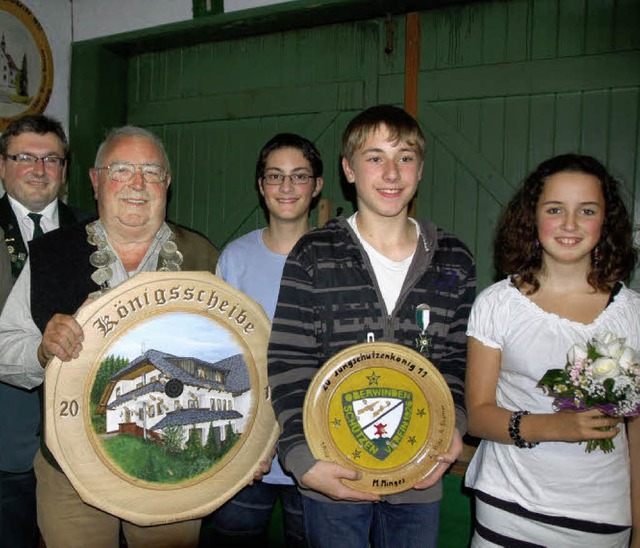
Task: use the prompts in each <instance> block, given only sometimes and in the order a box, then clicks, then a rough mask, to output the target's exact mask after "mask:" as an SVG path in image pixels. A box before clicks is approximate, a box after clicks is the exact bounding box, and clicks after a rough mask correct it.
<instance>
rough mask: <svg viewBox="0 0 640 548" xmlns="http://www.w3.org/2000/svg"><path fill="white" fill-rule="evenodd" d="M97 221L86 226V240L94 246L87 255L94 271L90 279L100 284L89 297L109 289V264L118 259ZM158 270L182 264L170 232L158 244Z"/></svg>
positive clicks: (177, 266)
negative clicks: (161, 242)
mask: <svg viewBox="0 0 640 548" xmlns="http://www.w3.org/2000/svg"><path fill="white" fill-rule="evenodd" d="M98 222H99V221H93V222H91V223H89V224H88V225H87V226H86V231H87V242H89V244H90V245H93V246H96V247H97V248H98V249H96V250H95V251H94V252H93V253H91V255H90V256H89V262H90V263H91V266H93V267H95V269H96V270H95V271H94V272H93V273H92V274H91V279H92V280H93V281H94V282H95V283H96V284H97V285H99V286H100V289H99V290H98V291H94V292H93V293H91V295H89V297H99V296H100V295H102V294H104V293H106V292H107V291H108V290H109V289H110V283H109V282H110V281H111V278H112V277H113V269H112V268H111V265H112V264H113V263H115V262H116V261H117V260H118V257H117V256H116V254H115V253H114V252H113V251H112V249H111V246H110V245H109V242H108V241H107V239H106V238H105V237H104V236H103V235H102V230H101V229H100V228H99V227H98ZM159 259H160V260H159V261H158V266H159V268H158V269H157V271H158V272H177V271H179V270H180V267H181V265H182V261H183V256H182V253H181V252H180V251H179V250H178V245H177V244H176V241H175V235H174V234H173V232H171V235H170V236H169V238H168V239H167V240H166V241H165V242H164V243H163V244H162V245H161V246H160V252H159Z"/></svg>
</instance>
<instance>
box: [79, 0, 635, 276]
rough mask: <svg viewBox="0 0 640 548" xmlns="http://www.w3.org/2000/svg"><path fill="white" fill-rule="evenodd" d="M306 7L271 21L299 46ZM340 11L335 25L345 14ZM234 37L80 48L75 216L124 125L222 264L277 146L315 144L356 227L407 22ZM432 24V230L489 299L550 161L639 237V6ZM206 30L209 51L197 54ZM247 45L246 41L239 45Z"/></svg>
mask: <svg viewBox="0 0 640 548" xmlns="http://www.w3.org/2000/svg"><path fill="white" fill-rule="evenodd" d="M299 3H301V2H293V3H292V4H299ZM346 3H347V2H345V4H346ZM352 3H353V4H354V5H356V4H357V7H358V9H359V10H361V11H362V10H365V6H370V5H371V4H369V3H366V2H355V0H354V1H353V2H352ZM308 4H309V7H306V3H305V6H304V9H302V8H299V11H298V12H296V13H294V14H293V15H291V14H289V15H287V13H281V10H284V8H282V7H280V8H279V10H276V9H275V8H271V10H272V11H273V13H271V11H268V12H267V11H266V10H265V13H267V15H265V19H268V18H269V17H271V19H272V20H273V21H275V20H278V21H280V20H282V21H285V23H286V24H287V25H288V27H289V28H291V27H292V26H295V20H296V19H295V18H296V17H298V18H301V19H302V18H304V17H305V16H306V17H307V19H306V20H305V23H306V24H308V23H309V20H308V17H309V15H308V13H310V12H311V10H312V9H318V10H319V9H320V8H319V7H318V6H320V7H321V6H322V4H317V5H316V4H315V3H313V8H312V7H311V2H309V3H308ZM329 4H331V7H332V9H333V10H334V12H332V13H334V15H335V13H337V12H338V11H339V10H338V1H337V0H332V1H331V2H329ZM414 4H417V3H416V2H414ZM431 4H441V2H440V3H438V2H430V1H429V2H425V7H429V6H428V5H431ZM393 5H394V4H393V3H388V6H389V9H391V7H392V6H393ZM369 9H372V8H369ZM349 16H350V17H353V13H351V14H349ZM238 17H239V16H238ZM221 19H222V20H223V23H224V24H222V26H221V27H220V29H222V30H221V31H220V32H222V31H224V33H225V34H224V36H223V37H220V38H218V37H216V34H215V33H216V32H217V31H215V29H214V31H211V30H209V29H208V27H207V22H206V21H202V22H189V23H185V24H183V25H176V26H175V27H176V30H175V32H172V31H171V28H169V29H167V30H164V29H161V30H158V31H141V38H140V39H138V38H134V37H132V36H130V35H129V36H126V37H124V38H121V39H118V38H117V37H114V38H111V39H109V40H102V41H98V42H95V45H94V44H92V43H88V44H80V45H78V46H74V61H73V65H72V102H71V137H72V147H73V150H74V154H75V156H76V158H78V159H79V162H78V165H76V170H75V172H73V173H72V177H71V183H72V184H71V189H70V201H71V202H72V203H76V204H80V205H85V206H86V205H87V203H90V201H91V191H90V187H89V186H88V185H87V181H86V179H87V178H86V169H87V168H88V167H89V166H90V165H91V161H92V158H93V155H94V154H95V148H96V146H97V143H98V142H99V140H100V138H101V134H102V133H103V130H104V129H106V128H107V127H109V126H111V125H117V124H122V123H125V122H126V123H133V124H140V125H143V126H146V127H149V128H150V129H152V130H154V131H156V132H158V133H159V134H160V135H161V136H162V137H163V138H164V139H165V141H166V143H167V148H168V152H169V156H170V158H171V161H172V163H173V187H172V192H171V199H170V204H169V217H170V218H171V219H173V220H175V221H177V222H179V223H182V224H185V225H188V226H192V227H194V228H196V229H197V230H199V231H201V232H203V233H204V234H206V235H207V236H208V237H209V238H210V239H211V240H212V241H213V242H214V243H215V244H216V245H217V246H218V247H223V246H224V245H225V244H226V243H227V242H228V241H229V240H230V239H233V238H235V237H237V236H239V235H241V234H243V233H245V232H247V231H249V230H251V229H253V228H255V227H257V226H262V225H264V223H265V220H264V217H263V214H262V212H261V210H260V208H259V200H258V195H257V192H256V189H255V182H254V174H253V171H254V166H255V160H256V156H257V153H258V151H259V149H260V147H261V146H262V144H263V143H264V142H265V141H266V140H267V139H268V138H269V137H271V136H272V135H273V134H274V133H276V132H279V131H294V132H298V133H301V134H303V135H305V136H306V137H308V138H310V139H312V140H313V141H315V142H316V144H317V145H318V147H319V149H320V151H321V152H322V154H323V157H324V160H325V165H326V177H325V179H326V183H325V188H324V190H323V193H322V196H323V197H325V198H330V199H331V200H332V201H333V212H334V213H335V211H336V210H337V209H338V208H342V209H343V210H344V211H345V212H346V213H349V212H350V211H351V209H352V204H351V203H350V202H349V200H348V197H347V196H345V193H344V185H343V184H342V180H341V173H340V167H339V160H340V158H339V151H340V134H341V132H342V130H343V128H344V127H345V125H346V123H347V122H348V120H349V119H350V118H351V117H352V116H353V115H354V114H355V113H356V112H357V111H359V110H361V109H362V108H365V107H367V106H371V105H373V104H376V103H380V102H383V103H392V104H396V105H401V104H402V102H403V97H404V77H405V66H404V62H405V36H404V21H405V16H404V15H397V16H394V17H387V18H384V17H383V18H377V19H369V20H364V21H355V22H346V23H334V24H327V25H321V26H315V27H312V28H304V29H299V30H283V31H280V32H272V33H264V31H262V32H263V33H262V34H256V35H253V36H246V34H247V31H246V29H244V28H243V26H242V24H243V21H241V20H240V19H232V18H231V17H230V16H224V17H222V16H221ZM227 20H228V21H227ZM420 20H421V42H420V58H421V64H420V72H419V76H418V79H419V81H418V99H419V101H418V117H419V119H420V121H421V123H422V125H423V127H424V129H425V132H426V134H427V136H428V149H427V156H426V166H425V170H424V176H423V182H422V184H421V188H420V190H419V194H418V202H417V205H418V215H419V216H421V217H428V218H431V219H433V220H434V221H435V222H436V223H437V224H439V225H441V226H443V227H444V228H446V229H449V230H451V231H453V232H455V233H456V234H458V235H459V236H460V237H461V238H462V239H463V241H464V242H465V243H467V245H469V247H470V248H471V249H472V251H473V252H474V253H475V255H476V259H477V263H478V278H479V285H480V287H481V288H482V287H485V286H487V285H489V284H490V283H491V281H492V279H493V269H492V254H493V250H492V242H493V237H494V229H495V225H496V221H497V218H498V216H499V212H500V210H501V208H502V207H503V205H504V204H505V203H506V202H507V200H508V199H509V197H510V196H511V195H512V193H513V191H514V188H515V187H516V186H517V184H518V183H519V182H520V181H521V179H522V178H523V177H524V176H525V175H526V173H527V172H528V171H530V170H531V169H533V168H534V167H535V165H537V164H538V163H539V162H540V161H542V160H544V159H545V158H547V157H550V156H552V155H555V154H560V153H564V152H569V151H575V152H581V153H586V154H592V155H594V156H596V157H597V158H599V159H600V160H601V161H603V162H604V163H605V164H606V165H607V166H608V167H609V168H610V169H611V170H612V172H613V173H614V174H615V175H616V176H617V177H618V178H620V179H621V180H622V182H623V184H624V188H625V193H626V198H627V204H628V205H629V207H630V209H632V211H633V212H634V216H635V220H636V223H637V224H640V167H639V162H638V158H639V157H640V122H639V120H640V116H639V113H640V34H638V33H637V27H638V21H640V2H638V1H637V0H509V1H487V2H473V3H468V4H463V5H454V6H452V7H447V8H440V9H431V10H426V11H423V12H421V14H420ZM257 26H258V27H259V23H257ZM191 28H193V29H194V33H196V34H199V35H200V36H201V37H202V36H204V37H209V39H208V41H202V40H203V39H202V38H201V37H200V38H197V37H194V38H193V40H192V39H191V35H190V30H191ZM217 28H218V27H216V29H217ZM234 29H237V31H238V32H237V34H240V35H241V36H242V37H241V38H230V37H229V36H234V32H235V30H234ZM185 42H186V43H191V44H192V45H182V44H183V43H185ZM193 42H197V43H193ZM165 44H166V45H165ZM140 50H143V51H142V52H140ZM634 287H636V288H640V277H638V276H636V280H635V281H634Z"/></svg>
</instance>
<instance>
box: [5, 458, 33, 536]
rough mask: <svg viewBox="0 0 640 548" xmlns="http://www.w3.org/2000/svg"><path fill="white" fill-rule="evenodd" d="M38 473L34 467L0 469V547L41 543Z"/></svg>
mask: <svg viewBox="0 0 640 548" xmlns="http://www.w3.org/2000/svg"><path fill="white" fill-rule="evenodd" d="M36 516H37V513H36V476H35V474H34V473H33V470H29V471H28V472H21V473H17V474H12V473H10V472H2V471H0V548H34V547H36V546H37V545H38V524H37V517H36Z"/></svg>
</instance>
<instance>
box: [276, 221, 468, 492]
mask: <svg viewBox="0 0 640 548" xmlns="http://www.w3.org/2000/svg"><path fill="white" fill-rule="evenodd" d="M420 230H421V236H420V239H419V242H418V248H417V250H416V253H415V256H414V258H413V262H412V263H411V266H410V267H409V271H408V273H407V276H406V279H405V281H404V285H403V287H402V290H401V292H400V295H399V297H398V300H397V303H396V307H395V310H394V311H393V312H392V313H389V312H388V311H387V310H386V307H385V304H384V300H383V298H382V295H381V292H380V289H379V287H378V284H377V282H376V279H375V276H374V274H373V267H372V266H371V263H370V261H369V258H368V256H367V254H366V252H365V251H364V249H363V247H362V245H361V244H360V242H359V241H358V238H357V236H356V235H355V233H354V232H353V230H352V229H351V227H350V226H349V225H348V222H347V220H346V219H344V218H342V217H339V218H336V219H332V220H330V221H329V222H328V223H327V224H326V225H325V226H324V227H323V228H321V229H318V230H314V231H312V232H310V233H308V234H306V235H305V236H303V237H302V238H301V239H300V241H299V242H298V243H297V244H296V246H295V247H294V249H293V251H292V252H291V254H290V255H289V258H288V259H287V262H286V264H285V267H284V272H283V277H282V284H281V286H280V295H279V298H278V305H277V308H276V313H275V317H274V320H273V328H272V332H271V340H270V343H269V352H268V363H269V383H270V385H271V389H272V398H273V406H274V409H275V412H276V416H277V417H278V421H279V423H280V426H281V428H282V434H281V436H280V439H279V441H278V453H279V455H280V459H281V461H282V462H283V465H284V467H285V468H286V469H288V470H289V471H291V473H292V474H293V475H294V476H295V477H296V479H298V480H299V479H300V478H301V477H302V476H303V475H304V474H305V473H306V472H307V471H308V470H309V468H311V466H313V464H314V463H315V459H314V457H313V456H312V454H311V451H310V449H309V446H308V445H307V443H306V440H305V437H304V430H303V424H302V408H303V403H304V397H305V394H306V391H307V388H308V386H309V383H310V382H311V380H312V379H313V377H314V375H315V374H316V372H317V371H318V369H319V368H320V367H321V366H322V365H323V364H324V363H325V362H326V361H327V360H328V359H329V358H331V357H332V356H334V355H335V354H337V353H338V352H340V351H341V350H343V349H345V348H347V347H349V346H352V345H354V344H359V343H363V342H366V341H367V334H369V333H372V334H373V336H374V337H375V340H376V341H377V342H382V341H386V342H394V343H398V344H402V345H404V346H407V347H411V348H414V349H416V345H417V342H416V341H417V339H418V335H419V334H420V331H421V328H420V326H419V325H418V322H417V319H416V307H417V306H418V305H420V304H426V305H428V306H429V307H430V323H429V326H428V330H427V333H428V335H429V337H430V339H431V340H430V343H431V344H430V347H429V359H430V360H431V362H432V363H433V364H434V365H435V366H436V367H437V368H438V369H439V371H440V372H441V373H442V375H443V376H444V378H445V380H446V381H447V384H448V385H449V387H450V389H451V393H452V395H453V399H454V403H455V406H456V427H457V428H458V429H459V431H460V433H461V434H464V433H465V432H466V412H465V409H464V373H465V365H466V335H465V332H466V328H467V318H468V316H469V312H470V310H471V305H472V303H473V300H474V297H475V288H476V275H475V264H474V261H473V257H472V255H471V253H470V252H469V250H468V249H467V248H466V247H465V245H464V244H463V243H462V242H460V240H458V239H457V238H456V237H455V236H453V235H451V234H448V233H446V232H444V231H443V230H440V229H438V228H436V227H435V225H433V224H432V223H420ZM441 493H442V486H441V484H440V483H438V484H437V485H434V486H433V487H431V488H429V489H427V490H423V491H417V490H414V489H410V490H408V491H405V492H403V493H399V494H396V495H390V496H387V497H384V498H385V500H387V501H389V502H394V503H396V502H397V503H400V502H406V503H409V502H411V503H415V502H432V501H435V500H438V499H439V498H440V497H441ZM304 494H305V495H308V496H310V497H313V498H317V499H321V500H326V501H329V500H331V499H328V498H327V497H324V496H323V495H321V494H320V493H317V492H315V491H310V490H305V491H304Z"/></svg>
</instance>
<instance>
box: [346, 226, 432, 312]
mask: <svg viewBox="0 0 640 548" xmlns="http://www.w3.org/2000/svg"><path fill="white" fill-rule="evenodd" d="M356 215H357V213H354V214H353V215H351V217H349V218H348V219H347V221H348V223H349V226H351V228H353V231H354V232H355V233H356V236H357V237H358V240H360V243H361V244H362V247H364V250H365V251H366V252H367V255H368V256H369V260H370V261H371V266H372V267H373V272H374V274H375V276H376V281H377V282H378V287H379V288H380V292H381V293H382V299H383V300H384V304H385V306H386V308H387V314H391V313H392V312H393V309H394V308H395V307H396V303H397V302H398V297H399V296H400V291H401V290H402V285H403V284H404V279H405V278H406V277H407V272H409V267H410V266H411V261H413V256H414V255H415V251H414V252H413V253H412V254H411V255H410V256H409V257H407V258H406V259H403V260H402V261H392V260H391V259H389V258H388V257H385V256H384V255H383V254H382V253H380V252H379V251H377V250H376V249H375V248H374V247H373V246H371V245H370V244H369V243H368V242H367V241H366V240H365V239H364V238H363V237H362V234H360V231H359V230H358V223H356ZM411 221H412V222H413V224H414V225H415V227H416V233H417V235H418V236H420V226H419V225H418V223H417V222H416V221H414V220H413V219H411Z"/></svg>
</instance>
